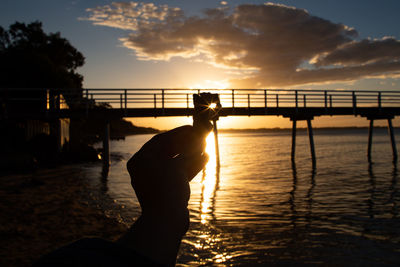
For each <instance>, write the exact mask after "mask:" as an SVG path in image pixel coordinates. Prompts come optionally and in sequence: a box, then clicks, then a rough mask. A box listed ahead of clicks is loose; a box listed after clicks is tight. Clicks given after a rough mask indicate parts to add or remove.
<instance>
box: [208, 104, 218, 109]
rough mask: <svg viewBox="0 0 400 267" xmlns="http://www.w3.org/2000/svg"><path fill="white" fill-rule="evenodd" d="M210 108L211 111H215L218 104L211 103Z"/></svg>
mask: <svg viewBox="0 0 400 267" xmlns="http://www.w3.org/2000/svg"><path fill="white" fill-rule="evenodd" d="M208 107H209V108H210V109H214V108H216V107H217V104H216V103H211V104H210V105H209V106H208Z"/></svg>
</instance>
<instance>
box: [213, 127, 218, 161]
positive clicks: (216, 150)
mask: <svg viewBox="0 0 400 267" xmlns="http://www.w3.org/2000/svg"><path fill="white" fill-rule="evenodd" d="M213 131H214V143H215V160H216V164H217V168H219V166H220V161H219V144H218V129H217V121H216V120H213Z"/></svg>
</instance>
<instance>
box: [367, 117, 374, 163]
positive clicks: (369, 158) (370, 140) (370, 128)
mask: <svg viewBox="0 0 400 267" xmlns="http://www.w3.org/2000/svg"><path fill="white" fill-rule="evenodd" d="M373 132H374V120H372V119H371V120H369V130H368V162H371V151H372V135H373Z"/></svg>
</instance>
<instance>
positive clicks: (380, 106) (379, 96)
mask: <svg viewBox="0 0 400 267" xmlns="http://www.w3.org/2000/svg"><path fill="white" fill-rule="evenodd" d="M378 108H379V111H381V109H382V96H381V92H379V93H378Z"/></svg>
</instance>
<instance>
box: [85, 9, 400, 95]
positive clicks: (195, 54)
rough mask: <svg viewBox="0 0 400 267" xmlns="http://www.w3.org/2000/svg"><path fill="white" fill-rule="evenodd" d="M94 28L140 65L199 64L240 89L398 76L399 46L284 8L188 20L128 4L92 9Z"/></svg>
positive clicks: (212, 12) (174, 12)
mask: <svg viewBox="0 0 400 267" xmlns="http://www.w3.org/2000/svg"><path fill="white" fill-rule="evenodd" d="M87 11H88V12H89V17H87V18H85V19H86V20H89V21H92V22H93V23H94V24H95V25H103V26H108V27H114V28H119V29H124V30H127V31H128V34H127V36H126V37H124V38H121V41H122V43H123V45H124V46H126V47H128V48H130V49H132V50H134V51H135V53H136V55H137V57H138V58H139V59H140V60H169V59H171V58H172V57H183V58H194V59H195V60H197V61H204V62H207V63H209V64H212V65H214V66H217V67H222V68H226V69H228V70H229V69H230V70H235V71H242V73H243V76H242V77H241V78H237V79H234V80H232V83H233V85H234V86H235V87H247V88H254V87H279V86H290V85H300V84H310V83H327V82H337V81H351V80H357V79H361V78H365V77H378V76H382V75H386V76H390V75H393V76H395V75H399V73H400V60H399V59H400V42H399V41H398V40H396V39H395V38H393V37H386V38H383V39H373V40H371V39H364V40H357V36H358V33H357V31H356V30H355V29H353V28H351V27H348V26H346V25H343V24H338V23H333V22H331V21H329V20H325V19H323V18H320V17H317V16H313V15H311V14H309V13H308V12H307V11H306V10H304V9H299V8H295V7H289V6H285V5H281V4H272V3H267V4H264V5H253V4H243V5H239V6H237V7H235V8H234V9H231V8H229V7H228V6H227V5H223V7H218V8H212V9H207V10H205V11H204V13H203V15H202V16H186V15H185V14H184V12H183V11H182V10H181V9H179V8H172V7H169V6H167V5H161V6H156V5H154V4H151V3H147V4H145V3H136V2H130V3H122V2H114V3H112V4H111V5H106V6H99V7H96V8H92V9H88V10H87Z"/></svg>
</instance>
